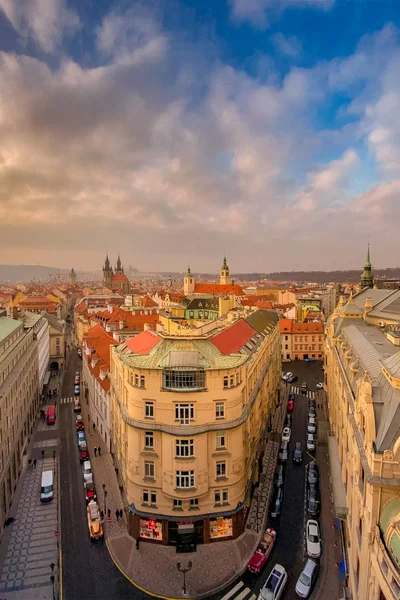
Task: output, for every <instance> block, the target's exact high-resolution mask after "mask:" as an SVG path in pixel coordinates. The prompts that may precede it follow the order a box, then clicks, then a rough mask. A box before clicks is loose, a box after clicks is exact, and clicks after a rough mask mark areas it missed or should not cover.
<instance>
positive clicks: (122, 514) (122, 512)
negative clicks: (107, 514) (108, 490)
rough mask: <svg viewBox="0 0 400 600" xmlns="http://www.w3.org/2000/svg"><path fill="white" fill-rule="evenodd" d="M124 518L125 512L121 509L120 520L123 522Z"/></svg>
mask: <svg viewBox="0 0 400 600" xmlns="http://www.w3.org/2000/svg"><path fill="white" fill-rule="evenodd" d="M123 516H124V511H123V510H122V508H120V510H119V518H120V519H121V520H122V518H123Z"/></svg>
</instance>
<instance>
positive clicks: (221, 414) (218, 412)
mask: <svg viewBox="0 0 400 600" xmlns="http://www.w3.org/2000/svg"><path fill="white" fill-rule="evenodd" d="M215 418H216V419H225V402H216V403H215Z"/></svg>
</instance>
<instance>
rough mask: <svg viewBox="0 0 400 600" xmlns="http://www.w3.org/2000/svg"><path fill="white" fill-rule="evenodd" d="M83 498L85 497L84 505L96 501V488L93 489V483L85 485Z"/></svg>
mask: <svg viewBox="0 0 400 600" xmlns="http://www.w3.org/2000/svg"><path fill="white" fill-rule="evenodd" d="M85 496H86V504H88V503H89V502H90V501H91V500H96V499H97V496H96V488H95V487H94V483H93V482H91V483H85Z"/></svg>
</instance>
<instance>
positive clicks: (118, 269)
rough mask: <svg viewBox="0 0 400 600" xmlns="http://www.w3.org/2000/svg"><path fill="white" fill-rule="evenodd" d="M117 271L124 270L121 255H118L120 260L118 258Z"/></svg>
mask: <svg viewBox="0 0 400 600" xmlns="http://www.w3.org/2000/svg"><path fill="white" fill-rule="evenodd" d="M115 270H116V271H117V272H118V271H121V270H122V265H121V258H120V255H119V254H118V258H117V266H116V268H115Z"/></svg>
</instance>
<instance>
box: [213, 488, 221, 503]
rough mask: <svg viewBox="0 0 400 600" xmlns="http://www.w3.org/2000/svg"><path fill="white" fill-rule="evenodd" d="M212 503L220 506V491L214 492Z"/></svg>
mask: <svg viewBox="0 0 400 600" xmlns="http://www.w3.org/2000/svg"><path fill="white" fill-rule="evenodd" d="M214 503H215V504H217V505H218V504H221V490H216V491H215V492H214Z"/></svg>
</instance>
